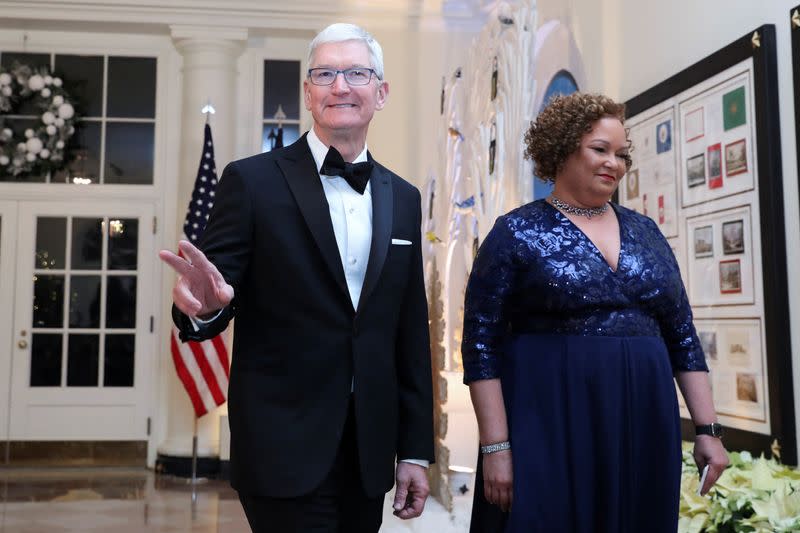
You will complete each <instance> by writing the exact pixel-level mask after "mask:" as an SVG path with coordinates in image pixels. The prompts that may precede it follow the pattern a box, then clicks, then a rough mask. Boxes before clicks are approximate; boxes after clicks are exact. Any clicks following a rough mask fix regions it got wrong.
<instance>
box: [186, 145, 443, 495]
mask: <svg viewBox="0 0 800 533" xmlns="http://www.w3.org/2000/svg"><path fill="white" fill-rule="evenodd" d="M373 163H374V168H373V171H372V174H371V176H370V184H371V189H372V242H371V247H370V252H369V262H368V264H367V270H366V275H365V279H364V284H363V286H362V290H361V297H360V300H359V304H358V309H354V308H353V304H352V301H351V299H350V294H349V292H348V289H347V283H346V281H345V275H344V269H343V267H342V260H341V258H340V255H339V249H338V247H337V244H336V237H335V235H334V231H333V225H332V223H331V218H330V214H329V207H328V202H327V199H326V197H325V193H324V191H323V188H322V183H321V182H320V176H319V173H318V171H317V167H316V164H315V162H314V158H313V156H312V155H311V151H310V149H309V147H308V143H307V141H306V138H305V136H303V137H302V138H301V139H300V140H298V141H297V142H296V143H294V144H292V145H291V146H288V147H286V148H283V149H278V150H273V151H271V152H268V153H265V154H260V155H256V156H253V157H249V158H246V159H242V160H239V161H234V162H232V163H230V164H229V165H228V166H227V167H226V168H225V170H224V171H223V174H222V178H221V180H220V182H219V185H218V188H217V195H216V203H215V205H214V208H213V210H212V213H211V216H210V217H209V220H208V225H207V226H206V229H205V233H204V235H203V238H202V242H201V245H200V248H201V249H202V250H203V252H204V253H205V254H206V256H207V257H208V258H209V260H210V261H211V262H212V263H214V264H215V265H216V267H217V268H218V269H219V271H220V272H221V273H222V275H223V276H224V277H225V280H226V281H227V282H228V283H229V284H231V285H232V286H233V288H234V293H235V295H234V300H233V301H232V302H231V304H230V305H229V306H228V307H227V308H225V309H224V310H223V312H222V314H221V315H220V316H219V317H218V318H217V319H216V320H214V321H213V322H211V323H209V324H207V325H205V326H201V327H200V329H199V330H198V331H195V329H194V327H193V326H192V324H191V323H190V321H189V319H188V317H186V316H185V315H183V314H181V313H180V312H179V311H177V308H174V307H173V317H174V319H175V323H176V324H177V326H178V328H179V329H180V330H181V339H182V340H202V339H207V338H211V337H213V336H214V335H216V334H218V333H219V332H220V331H222V330H223V329H224V328H225V327H226V326H227V324H228V322H229V321H230V319H232V318H233V317H234V316H235V317H236V328H235V333H234V339H233V357H232V364H231V369H230V382H229V383H230V384H229V392H228V409H229V421H230V429H231V484H232V485H233V487H234V488H235V489H237V490H238V491H240V492H242V493H245V494H251V495H255V496H267V497H281V498H284V497H295V496H300V495H303V494H307V493H309V492H310V491H312V490H313V489H315V488H316V487H317V486H318V485H319V484H320V483H321V482H322V481H323V479H324V477H325V476H326V475H327V474H328V472H329V470H330V468H331V466H332V465H333V461H334V459H335V457H336V453H337V450H338V445H339V442H340V439H341V437H342V432H343V429H344V424H345V420H346V416H347V413H348V406H349V402H350V401H351V396H352V401H353V409H354V415H355V428H356V441H357V446H358V454H359V463H360V469H361V472H360V473H361V478H362V480H363V484H364V489H365V491H366V493H367V494H368V495H369V496H371V497H374V496H378V495H381V494H383V493H385V492H386V491H388V490H389V489H390V488H391V487H392V484H393V482H394V467H395V458H397V459H427V460H429V461H431V462H432V461H433V458H434V455H433V407H432V402H433V401H432V390H431V361H430V345H429V337H428V316H427V303H426V299H425V289H424V280H423V273H422V251H421V243H420V238H421V235H420V233H421V231H420V230H421V228H420V218H421V215H420V194H419V191H418V190H417V189H416V188H415V187H413V186H412V185H410V184H409V183H407V182H406V181H404V180H402V179H401V178H400V177H398V176H397V175H395V174H394V173H392V172H390V171H389V170H388V169H386V168H385V167H383V166H381V165H380V164H377V163H376V162H374V161H373ZM392 239H398V240H405V241H410V242H411V245H410V246H409V245H401V244H393V243H392ZM351 386H352V392H351ZM353 474H354V475H356V474H357V473H356V472H354V473H353Z"/></svg>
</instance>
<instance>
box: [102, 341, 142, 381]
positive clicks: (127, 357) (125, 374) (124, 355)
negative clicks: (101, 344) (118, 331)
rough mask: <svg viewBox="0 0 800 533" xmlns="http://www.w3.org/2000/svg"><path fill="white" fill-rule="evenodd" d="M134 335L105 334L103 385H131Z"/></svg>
mask: <svg viewBox="0 0 800 533" xmlns="http://www.w3.org/2000/svg"><path fill="white" fill-rule="evenodd" d="M135 338H136V337H135V336H134V335H106V355H105V368H104V369H103V371H104V374H103V385H104V386H106V387H133V353H134V340H135Z"/></svg>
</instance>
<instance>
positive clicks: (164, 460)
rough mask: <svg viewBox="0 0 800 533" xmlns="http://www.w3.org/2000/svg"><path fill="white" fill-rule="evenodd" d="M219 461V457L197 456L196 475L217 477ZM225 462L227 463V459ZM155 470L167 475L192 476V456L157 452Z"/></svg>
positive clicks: (218, 475)
mask: <svg viewBox="0 0 800 533" xmlns="http://www.w3.org/2000/svg"><path fill="white" fill-rule="evenodd" d="M220 462H221V461H220V460H219V457H198V458H197V477H205V478H211V479H217V478H219V477H220ZM225 462H226V463H227V461H225ZM156 472H157V473H158V474H163V475H168V476H176V477H186V478H189V477H192V458H191V457H178V456H175V455H164V454H158V457H156Z"/></svg>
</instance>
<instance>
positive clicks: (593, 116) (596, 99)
mask: <svg viewBox="0 0 800 533" xmlns="http://www.w3.org/2000/svg"><path fill="white" fill-rule="evenodd" d="M604 117H614V118H617V119H619V121H620V122H622V123H623V124H625V104H618V103H617V102H615V101H614V100H612V99H611V98H609V97H607V96H603V95H602V94H589V93H572V94H569V95H566V96H556V97H554V98H553V99H552V100H550V102H549V103H548V104H547V107H545V108H544V109H543V110H542V112H541V113H539V116H537V117H536V120H535V121H534V122H532V123H531V127H530V128H529V129H528V132H527V133H526V134H525V145H526V148H525V157H527V158H529V159H532V160H533V164H534V169H535V171H536V175H537V176H539V178H540V179H542V181H555V179H556V174H558V172H559V171H560V170H561V169H562V168H563V167H564V163H565V162H566V160H567V158H568V157H569V156H570V155H571V154H572V153H573V152H575V151H576V150H578V148H579V147H580V145H581V137H583V136H584V134H586V133H588V132H590V131H591V130H592V126H593V125H594V123H595V122H597V121H598V120H600V119H601V118H604ZM625 138H626V140H627V141H628V146H630V138H629V137H628V130H627V129H626V130H625ZM625 168H626V170H630V168H631V158H630V156H629V155H628V156H626V157H625Z"/></svg>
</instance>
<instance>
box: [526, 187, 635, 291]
mask: <svg viewBox="0 0 800 533" xmlns="http://www.w3.org/2000/svg"><path fill="white" fill-rule="evenodd" d="M542 201H543V202H544V203H545V204H546V205H548V206H549V207H550V209H552V210H553V211H555V212H556V215H557V216H559V217H561V218H563V219H564V220H566V221H567V222H569V224H570V225H571V226H572V227H573V228H575V229H576V230H577V231H578V232H579V233H580V234H581V236H583V238H584V240H586V242H588V243H589V244H590V245H591V246H592V248H593V249H594V252H595V253H596V254H597V255H598V256H599V257H600V260H601V261H603V263H604V264H605V265H606V267H607V268H608V270H609V272H611V273H612V274H614V275H616V274H618V273H619V269H620V267H621V266H622V250H623V231H622V222H620V219H619V212H618V211H617V208H616V207H614V204H613V203H611V202H609V203H608V204H609V205H610V206H611V209H612V210H613V211H614V216H615V217H616V218H617V230H618V231H619V251H618V252H617V268H616V269H614V268H612V267H611V263H609V262H608V258H606V256H605V255H603V252H601V251H600V248H599V247H598V246H597V245H596V244H595V243H594V241H593V240H592V239H591V238H589V236H588V235H586V233H585V232H584V231H583V230H582V229H581V228H580V227H578V225H577V224H575V222H573V221H572V220H570V218H569V217H568V216H567V215H565V214H564V213H562V212H561V210H560V209H558V208H557V207H556V206H554V205H552V204H551V203H550V202H548V201H547V200H542Z"/></svg>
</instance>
